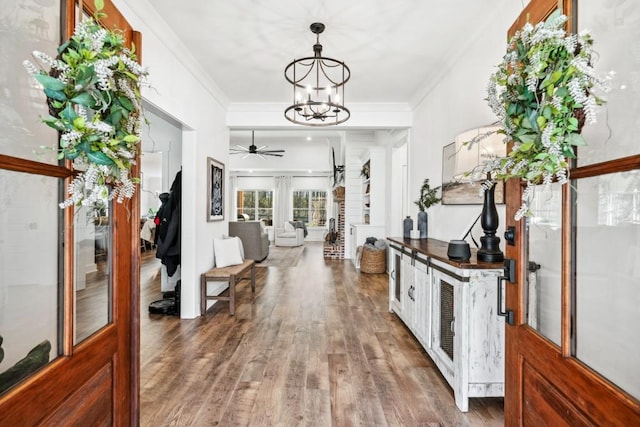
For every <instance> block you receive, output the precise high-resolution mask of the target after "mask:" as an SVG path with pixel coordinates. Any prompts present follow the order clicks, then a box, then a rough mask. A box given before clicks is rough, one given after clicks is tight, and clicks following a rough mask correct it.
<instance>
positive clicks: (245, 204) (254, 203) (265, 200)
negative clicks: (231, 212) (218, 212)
mask: <svg viewBox="0 0 640 427" xmlns="http://www.w3.org/2000/svg"><path fill="white" fill-rule="evenodd" d="M237 200H238V206H237V209H236V212H237V213H238V218H239V217H241V216H242V215H247V216H248V217H249V220H260V219H263V220H264V223H265V225H272V221H273V191H264V190H242V191H238V199H237Z"/></svg>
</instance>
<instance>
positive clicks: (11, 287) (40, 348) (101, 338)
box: [0, 0, 141, 426]
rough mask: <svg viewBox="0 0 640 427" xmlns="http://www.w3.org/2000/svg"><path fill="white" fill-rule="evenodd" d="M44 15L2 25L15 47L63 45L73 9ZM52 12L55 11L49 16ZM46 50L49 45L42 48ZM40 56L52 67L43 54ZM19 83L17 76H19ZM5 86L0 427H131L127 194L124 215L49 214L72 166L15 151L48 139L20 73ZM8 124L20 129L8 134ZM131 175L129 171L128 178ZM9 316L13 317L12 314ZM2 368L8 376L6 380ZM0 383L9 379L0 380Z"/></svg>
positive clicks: (24, 12)
mask: <svg viewBox="0 0 640 427" xmlns="http://www.w3.org/2000/svg"><path fill="white" fill-rule="evenodd" d="M56 3H57V2H38V6H35V5H34V6H33V8H26V7H17V6H16V10H15V18H16V22H15V23H13V22H10V23H8V25H10V26H11V25H13V26H14V28H13V32H15V33H17V35H16V37H15V38H16V41H18V42H19V41H20V40H22V41H24V40H27V39H28V38H29V37H22V36H23V35H24V34H20V33H21V32H24V33H27V34H28V35H29V36H30V37H32V38H34V39H37V40H39V42H38V43H40V44H43V45H45V48H50V47H51V46H50V44H53V45H57V44H59V42H60V39H67V38H68V37H69V36H70V35H71V34H72V33H73V29H74V25H75V22H76V20H77V19H78V18H79V17H80V16H82V14H81V13H80V12H79V8H78V6H77V4H76V2H75V1H74V0H62V4H60V5H59V4H56ZM18 4H19V3H18V2H16V5H18ZM54 4H55V6H54ZM80 5H82V8H83V9H84V12H85V14H87V15H93V13H94V5H93V2H89V1H86V2H84V4H83V3H82V2H80ZM58 7H59V8H60V10H59V11H54V10H53V9H54V8H58ZM103 11H104V12H105V13H106V14H107V17H106V18H104V19H102V20H101V22H102V24H103V25H104V26H105V27H109V28H114V27H117V28H119V29H120V30H123V31H124V35H125V38H126V39H127V41H128V42H134V43H135V47H136V52H137V55H138V58H139V59H140V54H141V37H140V34H139V33H137V32H135V31H133V30H132V29H131V27H130V25H129V24H128V23H127V21H126V20H125V19H124V18H123V17H122V16H121V14H120V13H119V12H118V10H116V8H115V7H114V6H113V4H112V3H111V2H110V1H109V0H105V6H104V9H103ZM50 12H51V13H56V14H57V17H58V18H60V17H61V19H60V21H59V22H62V23H63V24H62V25H61V27H62V29H61V31H60V33H59V34H60V35H58V34H57V33H56V32H55V31H53V28H52V26H54V25H57V24H56V19H51V20H49V21H47V18H46V16H45V15H47V14H48V13H50ZM30 13H33V14H34V15H33V16H31V15H29V14H30ZM31 18H33V19H32V20H30V21H29V19H31ZM21 21H24V22H29V24H28V27H25V28H21V27H19V26H18V23H19V22H21ZM3 37H4V36H3ZM47 38H50V41H51V43H49V44H47ZM16 50H18V49H16ZM47 53H48V54H50V55H55V50H53V51H51V50H49V51H47ZM28 54H29V51H27V50H25V51H19V50H18V52H17V54H16V56H22V57H23V58H22V59H26V56H27V55H28ZM3 62H4V57H3ZM9 63H10V64H13V62H10V61H7V64H9ZM20 64H21V61H19V62H17V65H18V66H20ZM8 68H9V69H13V68H12V67H8ZM21 73H22V74H25V75H26V73H24V70H22V71H21ZM13 77H14V80H12V81H11V85H9V86H7V89H6V91H7V93H8V94H11V96H10V97H8V98H10V100H13V101H14V103H9V107H7V108H8V109H9V110H10V111H12V112H14V113H15V114H14V115H13V116H11V117H12V121H11V122H9V123H7V122H0V127H2V128H3V132H2V133H3V135H5V136H6V135H9V136H10V137H9V138H6V139H3V140H2V141H0V142H1V143H0V184H1V185H2V203H3V209H2V213H1V214H0V223H1V224H2V226H3V234H2V238H0V264H2V265H1V267H2V268H1V269H0V270H2V271H1V272H0V278H1V280H2V281H0V306H2V308H3V309H4V310H0V335H2V336H3V337H2V338H1V339H0V350H1V351H0V362H2V361H3V360H2V359H4V363H3V364H0V378H1V380H0V382H3V384H0V386H3V387H2V388H3V389H2V391H0V425H2V426H5V425H6V426H18V425H20V426H27V425H85V426H96V425H118V426H124V425H135V424H136V423H137V419H138V390H139V386H138V378H139V372H138V371H139V368H138V367H139V360H138V354H139V341H138V339H139V323H138V319H139V313H138V310H139V308H138V307H139V294H138V288H139V250H140V249H139V245H138V236H139V224H138V218H139V212H138V211H139V202H138V198H137V193H138V192H136V196H135V198H134V199H132V200H131V201H129V202H128V203H124V204H118V203H112V204H111V205H110V206H109V207H108V209H106V210H105V213H104V214H103V215H100V216H99V217H97V218H93V217H92V218H89V217H88V216H87V215H88V213H85V212H82V211H76V212H75V213H74V212H73V211H72V210H71V209H70V208H69V209H66V210H65V211H64V212H63V211H61V210H60V209H59V208H58V206H57V205H58V203H59V202H61V201H62V198H63V197H64V196H63V194H64V189H65V188H66V185H68V183H69V182H70V177H71V176H72V174H73V171H72V169H71V168H72V166H71V164H70V163H68V162H66V163H65V162H63V163H59V162H58V161H57V159H56V155H55V152H53V156H51V155H47V154H46V153H45V154H43V155H41V156H39V157H35V156H33V153H32V151H31V147H26V149H25V148H24V146H25V144H26V143H27V141H32V144H33V146H34V147H40V146H41V145H42V144H45V141H44V139H47V140H48V141H49V142H51V141H53V143H52V146H53V147H55V146H56V145H57V136H56V135H55V134H47V135H44V136H43V137H42V138H39V137H38V136H37V135H39V134H38V132H40V129H41V128H42V127H44V125H43V124H40V123H37V115H34V116H31V113H32V111H31V110H29V108H35V109H36V110H37V109H38V108H44V109H45V111H44V114H46V105H44V106H43V102H44V98H43V97H42V95H41V90H40V89H39V88H37V87H36V88H35V90H34V89H33V88H32V84H31V82H30V81H27V80H25V79H23V77H22V75H21V74H20V73H17V72H16V75H15V76H13ZM27 104H28V105H27ZM5 111H6V110H5ZM25 111H27V113H26V114H22V113H25ZM37 111H39V110H37ZM30 116H31V117H30ZM5 117H6V116H3V118H2V119H0V120H4V118H5ZM20 120H22V122H23V123H25V124H24V127H20V126H15V123H16V122H19V121H20ZM30 123H35V124H34V125H33V131H32V130H31V129H29V128H28V127H29V126H31V125H30ZM25 128H27V129H25ZM34 135H35V137H34ZM36 151H37V150H36ZM138 174H139V171H138V170H134V171H133V176H138ZM21 265H24V267H20V266H21ZM14 273H15V274H14ZM40 303H44V304H46V306H45V308H44V309H42V310H40V309H36V310H33V311H30V310H32V308H33V307H34V306H37V305H38V304H40ZM21 304H22V305H21ZM16 306H20V307H21V308H20V309H16V310H15V312H13V311H12V310H13V308H14V307H16ZM43 330H46V331H47V332H46V339H44V340H43V341H42V342H40V344H38V343H37V341H36V342H35V344H37V345H36V346H34V347H33V350H32V351H31V352H29V355H28V356H27V357H25V358H24V359H20V357H21V356H16V357H15V358H14V359H15V360H17V361H16V362H15V365H14V361H9V358H11V357H13V356H12V355H11V353H12V352H13V351H14V350H15V352H16V353H17V354H20V355H24V354H26V353H27V350H28V349H29V348H31V346H32V345H33V344H32V343H30V342H29V339H31V336H39V334H40V333H41V332H42V331H43ZM40 339H41V338H38V340H40ZM21 345H24V346H26V347H25V349H21V348H20V346H21ZM35 359H38V360H39V361H41V362H42V363H40V364H39V365H37V369H33V370H31V371H29V373H28V374H27V375H23V377H22V378H18V377H16V376H15V375H14V374H15V373H16V372H17V373H18V374H19V373H20V371H21V370H24V368H25V366H28V365H30V364H32V363H34V360H35ZM7 363H9V366H11V368H9V369H6V368H7V367H8V366H7ZM16 367H17V368H16ZM12 369H13V370H12ZM7 372H9V374H10V375H5V376H2V374H3V373H4V374H7Z"/></svg>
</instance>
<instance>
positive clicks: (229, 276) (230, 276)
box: [200, 259, 256, 316]
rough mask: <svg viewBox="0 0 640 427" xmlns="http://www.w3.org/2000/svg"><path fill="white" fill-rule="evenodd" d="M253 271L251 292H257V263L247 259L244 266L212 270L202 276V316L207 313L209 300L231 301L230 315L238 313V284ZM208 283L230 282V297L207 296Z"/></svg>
mask: <svg viewBox="0 0 640 427" xmlns="http://www.w3.org/2000/svg"><path fill="white" fill-rule="evenodd" d="M249 270H251V292H255V291H256V262H255V261H254V260H252V259H246V260H244V262H243V263H242V264H238V265H230V266H228V267H222V268H212V269H211V270H209V271H207V272H206V273H202V274H201V275H200V315H201V316H204V314H205V312H206V311H207V300H218V301H229V315H231V316H233V315H234V314H235V313H236V284H237V283H238V282H239V281H240V280H243V279H249V277H243V275H245V274H246V273H247V272H248V271H249ZM208 282H229V296H221V295H207V283H208Z"/></svg>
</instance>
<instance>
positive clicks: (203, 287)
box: [200, 274, 207, 316]
mask: <svg viewBox="0 0 640 427" xmlns="http://www.w3.org/2000/svg"><path fill="white" fill-rule="evenodd" d="M206 311H207V278H206V277H205V276H204V274H203V275H202V276H200V316H204V313H205V312H206Z"/></svg>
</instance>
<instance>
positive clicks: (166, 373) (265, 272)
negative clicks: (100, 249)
mask: <svg viewBox="0 0 640 427" xmlns="http://www.w3.org/2000/svg"><path fill="white" fill-rule="evenodd" d="M149 254H150V252H148V253H146V254H143V267H142V272H141V283H142V301H141V302H142V310H141V328H142V337H141V342H142V345H141V347H142V348H141V356H140V358H141V365H142V366H141V379H140V382H141V420H140V424H141V425H142V426H169V425H173V426H214V425H218V426H236V425H238V426H298V425H300V426H302V425H304V426H330V425H334V426H356V425H357V426H387V425H388V426H467V425H469V426H501V425H503V423H504V422H503V400H502V399H496V398H486V399H471V401H470V404H469V406H470V410H469V412H468V413H466V414H465V413H461V412H460V411H458V409H457V408H456V406H455V403H454V400H453V394H452V392H451V389H450V388H449V386H448V385H447V384H446V382H445V380H444V379H443V378H442V376H441V375H440V374H439V372H438V370H437V368H436V367H435V366H434V364H433V363H432V361H431V359H429V357H428V356H427V355H426V353H425V352H424V351H423V350H422V349H421V347H420V345H419V344H418V342H417V341H416V340H415V339H414V338H413V336H412V335H411V333H410V332H409V331H408V330H407V329H406V328H405V327H404V326H403V324H402V322H401V321H400V320H399V319H398V318H397V317H396V316H395V315H394V314H391V313H389V311H388V294H387V276H386V275H384V274H379V275H378V274H374V275H367V274H359V273H357V272H356V270H355V269H354V268H353V265H352V264H351V262H350V261H325V260H323V259H322V246H321V245H320V244H313V243H311V244H307V245H306V247H305V252H304V253H303V256H302V258H301V260H300V262H299V263H298V265H297V266H296V267H291V268H274V267H268V268H257V269H256V270H257V282H256V293H255V294H252V293H251V290H250V288H249V285H248V283H247V282H242V284H241V285H239V286H238V288H237V289H238V293H237V297H238V298H239V301H238V303H237V306H236V315H235V316H234V317H231V316H229V311H228V303H226V302H218V303H217V304H216V306H214V307H212V308H211V309H210V310H209V312H207V315H206V316H205V317H200V318H197V319H193V320H180V319H178V318H177V317H173V316H162V315H150V314H148V311H147V307H148V303H149V302H151V301H153V300H155V299H158V298H160V284H159V276H160V275H159V264H158V261H157V260H156V259H155V258H153V256H152V255H149Z"/></svg>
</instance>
